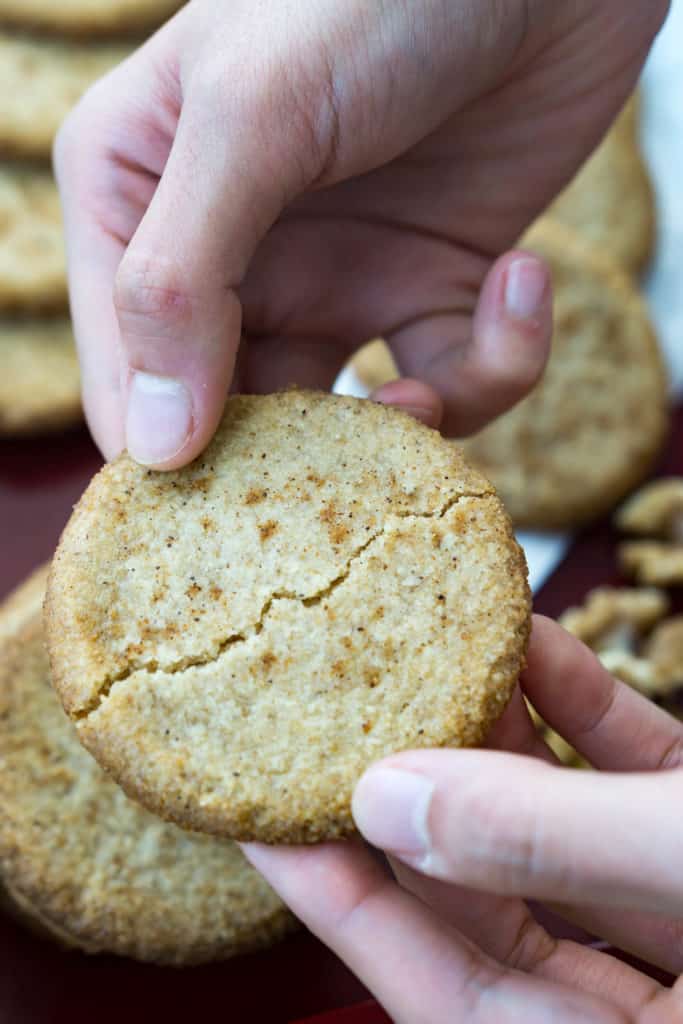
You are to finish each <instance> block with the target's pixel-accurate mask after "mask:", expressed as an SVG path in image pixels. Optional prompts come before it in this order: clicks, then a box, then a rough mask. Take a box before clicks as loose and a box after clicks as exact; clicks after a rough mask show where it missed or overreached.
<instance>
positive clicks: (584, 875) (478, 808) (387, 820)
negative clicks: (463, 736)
mask: <svg viewBox="0 0 683 1024" xmlns="http://www.w3.org/2000/svg"><path fill="white" fill-rule="evenodd" d="M682 788H683V775H679V774H677V773H675V772H666V773H664V772H663V773H659V774H658V775H657V776H656V777H655V776H653V775H629V776H626V775H606V774H597V773H586V772H572V771H567V770H563V769H560V768H555V767H553V766H551V765H548V764H543V763H542V762H540V761H538V760H535V759H530V758H525V757H520V756H518V755H512V754H503V753H498V752H495V751H442V750H437V751H434V750H432V751H411V752H408V753H405V754H399V755H396V756H394V757H391V758H388V759H387V760H385V761H383V762H380V763H379V764H378V765H375V766H373V767H372V768H371V769H370V770H369V771H368V772H366V774H365V775H364V776H363V778H362V779H361V781H360V782H359V784H358V786H357V787H356V791H355V794H354V798H353V812H354V817H355V820H356V824H357V825H358V828H359V829H360V831H361V832H362V834H363V835H364V836H365V838H366V839H367V840H368V841H369V842H370V843H372V844H373V845H375V846H378V847H380V848H381V849H383V850H385V851H386V852H388V853H390V854H392V855H393V856H395V857H398V858H399V859H400V860H402V861H403V862H404V863H406V864H408V865H409V866H410V867H413V868H415V869H416V870H419V871H421V872H423V873H424V874H428V875H431V876H432V877H435V878H440V879H442V880H447V881H453V882H456V883H458V884H460V885H466V886H468V887H471V888H475V889H484V890H486V891H489V892H496V893H500V894H507V895H519V896H524V897H528V898H535V899H540V900H555V901H560V902H565V903H580V904H586V903H590V904H597V905H606V906H616V907H623V908H633V909H640V910H650V911H657V912H663V913H669V914H671V913H677V912H679V911H683V886H681V883H680V877H679V872H678V863H677V862H678V857H677V853H676V851H677V850H678V849H679V848H680V845H681V843H682V842H683V822H682V821H681V819H680V816H679V815H675V814H673V813H672V808H673V807H676V806H677V805H678V802H679V801H680V798H681V789H682ZM653 836H656V837H657V840H658V841H657V842H653V841H652V837H653Z"/></svg>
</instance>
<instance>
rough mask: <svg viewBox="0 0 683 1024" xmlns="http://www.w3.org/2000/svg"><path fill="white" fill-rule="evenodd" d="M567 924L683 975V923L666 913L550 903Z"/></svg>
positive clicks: (672, 972)
mask: <svg viewBox="0 0 683 1024" xmlns="http://www.w3.org/2000/svg"><path fill="white" fill-rule="evenodd" d="M548 905H549V906H550V907H551V908H552V910H553V911H554V912H555V913H557V914H558V915H559V916H560V917H562V918H563V919H564V920H565V921H569V922H571V923H572V924H575V925H577V926H578V927H579V928H583V929H585V930H586V931H587V932H588V933H590V934H591V935H599V936H600V937H601V938H602V939H604V940H605V941H606V942H608V943H609V944H610V945H612V946H614V947H615V948H616V949H622V950H624V952H626V953H631V954H632V955H633V956H635V957H638V959H639V960H643V961H644V962H645V963H648V964H653V965H655V966H656V967H659V968H661V969H662V970H663V971H667V972H668V973H669V974H673V975H675V976H678V975H679V974H681V973H683V921H681V919H680V918H677V917H671V916H665V915H664V914H653V913H649V914H648V913H644V912H639V911H633V910H628V911H624V910H614V909H610V908H605V907H586V906H578V905H577V906H571V905H569V904H566V903H552V904H548Z"/></svg>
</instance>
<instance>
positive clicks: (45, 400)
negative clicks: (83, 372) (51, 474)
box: [0, 319, 82, 437]
mask: <svg viewBox="0 0 683 1024" xmlns="http://www.w3.org/2000/svg"><path fill="white" fill-rule="evenodd" d="M0 366H1V367H2V373H0V437H16V436H19V435H25V434H37V433H41V432H42V431H47V430H60V429H62V428H65V427H69V426H72V425H73V424H75V423H78V422H79V421H80V420H81V417H82V410H81V389H80V374H79V369H78V359H77V357H76V346H75V345H74V339H73V334H72V331H71V325H70V323H69V321H68V320H38V319H35V320H34V319H26V320H20V319H17V320H0Z"/></svg>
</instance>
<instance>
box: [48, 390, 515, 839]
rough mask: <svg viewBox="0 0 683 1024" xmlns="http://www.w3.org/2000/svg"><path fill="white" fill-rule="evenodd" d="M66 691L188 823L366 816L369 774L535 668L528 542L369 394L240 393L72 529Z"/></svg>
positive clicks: (460, 721)
mask: <svg viewBox="0 0 683 1024" xmlns="http://www.w3.org/2000/svg"><path fill="white" fill-rule="evenodd" d="M46 613H47V618H46V621H47V630H48V637H49V648H50V657H51V662H52V667H53V677H54V682H55V686H56V688H57V691H58V693H59V694H60V696H61V699H62V701H63V703H64V705H65V707H66V709H67V711H68V713H69V714H70V715H71V717H72V718H73V720H74V721H75V723H76V728H77V729H78V733H79V736H80V738H81V740H82V742H83V743H84V744H85V746H86V747H87V748H88V749H89V750H90V751H91V753H93V754H94V755H95V757H96V758H97V759H98V760H99V761H100V762H101V763H102V764H103V765H104V766H105V767H106V768H107V770H108V771H110V772H111V773H112V775H113V776H114V778H116V780H117V781H118V782H119V783H120V784H121V785H122V786H123V787H124V789H125V790H126V791H127V792H128V793H129V794H130V795H131V796H133V797H134V798H135V799H137V800H139V801H140V802H141V803H143V804H144V805H146V806H148V807H149V808H150V809H152V810H155V811H156V812H157V813H158V814H160V815H161V816H162V817H165V818H168V819H169V820H173V821H176V822H178V823H179V824H181V825H184V826H185V827H190V828H193V829H197V830H200V831H205V832H211V833H216V834H220V835H224V836H228V837H231V838H239V839H242V840H248V839H258V840H261V841H265V842H285V843H296V842H317V841H320V840H323V839H327V838H333V837H337V836H342V835H345V834H348V833H350V832H351V831H353V819H352V816H351V809H350V803H351V796H352V792H353V788H354V785H355V783H356V781H357V779H358V778H359V776H360V775H361V774H362V772H363V771H364V770H365V768H366V767H367V766H368V765H369V764H371V763H372V762H373V761H375V760H377V759H378V758H380V757H382V756H384V755H386V754H389V753H391V752H394V751H398V750H402V749H405V748H410V747H433V746H444V745H447V744H454V745H473V744H476V743H478V742H480V741H481V740H482V739H483V738H484V736H485V735H486V732H487V730H488V728H489V726H490V725H491V724H492V723H493V722H494V721H495V720H496V719H497V718H498V716H499V715H500V714H501V713H502V711H503V709H504V707H505V706H506V704H507V701H508V699H509V696H510V693H511V692H512V689H513V687H514V685H515V682H516V680H517V676H518V673H519V670H520V667H521V665H522V663H523V659H524V652H525V648H526V642H527V635H528V630H529V614H530V598H529V592H528V587H527V582H526V566H525V563H524V557H523V555H522V552H521V550H520V548H519V547H518V545H517V544H516V542H515V540H514V537H513V535H512V532H511V527H510V522H509V519H508V517H507V515H506V514H505V512H504V510H503V509H502V506H501V504H500V502H499V500H498V498H497V497H496V496H495V494H494V493H493V490H492V488H491V486H490V484H489V483H488V482H487V481H485V480H484V479H483V478H481V477H480V476H479V474H477V473H475V472H474V471H473V470H471V469H470V468H469V467H467V466H466V464H465V463H464V462H463V460H462V455H461V452H460V450H459V449H458V448H457V447H456V446H455V445H453V444H451V443H449V442H447V441H444V440H443V438H441V437H440V435H439V434H437V433H436V432H435V431H432V430H429V429H428V428H427V427H424V426H422V425H420V424H418V423H416V422H415V421H414V420H411V419H410V418H409V417H407V416H405V415H403V414H402V413H399V412H397V411H395V410H392V409H387V408H386V407H383V406H380V405H375V404H374V403H372V402H369V401H361V400H355V399H349V398H341V397H338V396H331V395H317V394H312V393H307V392H296V391H289V392H285V393H282V394H277V395H270V396H261V397H235V398H231V399H229V401H228V403H227V406H226V412H225V416H224V418H223V421H222V423H221V426H220V427H219V430H218V433H217V435H216V437H215V438H214V440H213V441H212V443H211V444H210V445H209V447H208V448H207V450H206V451H205V453H204V454H203V455H202V456H201V457H200V458H199V459H198V460H197V461H195V462H194V463H193V464H192V465H191V466H189V467H187V468H185V469H183V470H182V471H179V472H172V473H162V474H159V473H154V472H152V471H149V470H146V469H144V468H142V467H140V466H138V465H136V464H135V463H134V462H133V461H132V460H131V459H129V458H128V457H126V456H124V457H122V458H120V459H118V460H117V461H116V462H114V463H112V464H110V465H109V466H107V467H106V468H105V469H104V470H102V472H100V473H99V474H98V476H97V477H95V479H94V481H93V482H92V483H91V485H90V487H89V488H88V490H87V491H86V493H85V495H84V497H83V498H82V500H81V502H80V503H79V505H78V506H77V509H76V511H75V513H74V515H73V516H72V518H71V520H70V522H69V524H68V525H67V528H66V530H65V532H64V534H63V536H62V539H61V542H60V545H59V549H58V552H57V555H56V557H55V560H54V562H53V566H52V571H51V576H50V581H49V584H48V596H47V603H46Z"/></svg>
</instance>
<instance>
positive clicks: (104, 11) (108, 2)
mask: <svg viewBox="0 0 683 1024" xmlns="http://www.w3.org/2000/svg"><path fill="white" fill-rule="evenodd" d="M183 2H184V0H0V24H3V25H11V26H13V27H15V28H23V29H27V28H32V29H40V30H41V31H44V32H55V33H65V34H67V35H130V34H131V33H139V32H146V31H152V30H153V29H156V28H158V27H159V26H160V25H161V24H162V23H163V22H164V21H166V19H167V18H170V16H171V15H172V14H175V12H176V11H177V10H178V9H179V8H180V7H182V6H183Z"/></svg>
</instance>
